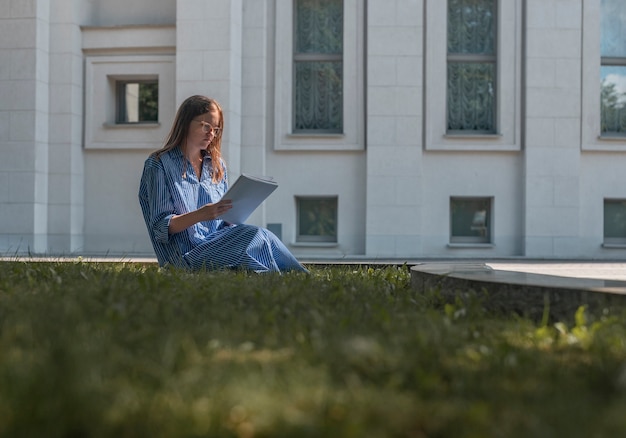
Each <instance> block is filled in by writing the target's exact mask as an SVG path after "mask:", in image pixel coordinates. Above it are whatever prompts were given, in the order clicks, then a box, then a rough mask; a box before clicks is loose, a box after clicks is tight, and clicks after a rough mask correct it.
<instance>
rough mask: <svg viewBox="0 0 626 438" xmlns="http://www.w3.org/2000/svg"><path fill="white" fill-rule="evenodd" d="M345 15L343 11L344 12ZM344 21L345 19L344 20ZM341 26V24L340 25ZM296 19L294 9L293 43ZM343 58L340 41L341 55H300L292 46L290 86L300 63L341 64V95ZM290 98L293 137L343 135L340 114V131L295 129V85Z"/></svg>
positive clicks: (296, 0) (294, 0)
mask: <svg viewBox="0 0 626 438" xmlns="http://www.w3.org/2000/svg"><path fill="white" fill-rule="evenodd" d="M298 1H299V0H293V2H294V3H297V2H298ZM340 1H341V2H342V6H343V5H344V4H345V3H344V1H343V0H340ZM344 14H345V11H344ZM344 21H345V18H344ZM342 25H343V23H342ZM297 31H298V30H297V17H296V13H295V9H294V13H293V34H292V38H293V41H295V40H296V38H297V35H296V33H297ZM341 32H342V36H343V33H344V29H343V26H342V30H341ZM343 58H344V48H343V41H342V46H341V53H301V52H297V51H296V47H295V44H294V50H293V73H292V74H293V78H292V84H295V83H296V76H297V70H298V69H297V65H298V64H300V63H302V64H304V63H320V62H340V63H341V89H342V93H343V89H344V87H345V81H344V74H343V64H344V62H343ZM292 96H293V103H292V107H291V108H292V112H293V113H292V117H291V120H292V123H293V125H292V127H291V132H292V133H293V134H295V135H298V134H313V135H317V134H343V124H344V120H343V114H342V119H341V129H340V130H334V129H316V130H309V129H297V128H296V126H295V125H296V123H295V122H296V114H295V112H296V106H297V105H296V100H297V92H296V89H295V85H294V87H293V92H292ZM342 106H343V102H342Z"/></svg>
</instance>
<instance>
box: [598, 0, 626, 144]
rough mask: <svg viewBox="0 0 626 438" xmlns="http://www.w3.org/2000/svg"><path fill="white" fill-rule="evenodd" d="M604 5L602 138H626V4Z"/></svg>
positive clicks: (614, 0)
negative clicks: (605, 136) (612, 136)
mask: <svg viewBox="0 0 626 438" xmlns="http://www.w3.org/2000/svg"><path fill="white" fill-rule="evenodd" d="M601 5H602V6H601V11H602V12H601V14H602V16H601V44H600V53H601V57H602V58H601V64H602V65H601V67H600V78H601V88H600V96H601V97H600V108H601V116H600V123H601V134H603V135H607V134H608V135H619V136H626V37H625V35H626V2H625V1H624V0H602V3H601Z"/></svg>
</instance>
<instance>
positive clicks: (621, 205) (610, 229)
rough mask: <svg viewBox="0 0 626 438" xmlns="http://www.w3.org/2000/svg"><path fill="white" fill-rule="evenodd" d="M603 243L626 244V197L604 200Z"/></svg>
mask: <svg viewBox="0 0 626 438" xmlns="http://www.w3.org/2000/svg"><path fill="white" fill-rule="evenodd" d="M604 243H605V244H608V245H626V199H605V200H604Z"/></svg>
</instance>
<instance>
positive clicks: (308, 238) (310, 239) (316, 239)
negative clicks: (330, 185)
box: [294, 195, 339, 245]
mask: <svg viewBox="0 0 626 438" xmlns="http://www.w3.org/2000/svg"><path fill="white" fill-rule="evenodd" d="M294 198H295V203H296V227H295V229H296V238H295V243H296V244H297V245H303V244H305V245H306V244H313V245H315V244H325V245H336V244H337V243H338V242H339V196H338V195H332V196H311V195H306V196H300V195H296V196H295V197H294ZM302 200H307V201H331V202H334V207H335V211H334V222H335V235H334V236H330V237H326V236H323V235H309V234H306V235H303V234H301V233H300V201H302Z"/></svg>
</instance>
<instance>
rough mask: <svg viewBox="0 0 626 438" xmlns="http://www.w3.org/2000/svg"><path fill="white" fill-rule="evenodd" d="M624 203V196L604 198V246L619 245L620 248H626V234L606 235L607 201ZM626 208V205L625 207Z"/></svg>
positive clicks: (625, 202) (625, 200)
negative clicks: (620, 235) (619, 235)
mask: <svg viewBox="0 0 626 438" xmlns="http://www.w3.org/2000/svg"><path fill="white" fill-rule="evenodd" d="M617 202H619V203H622V204H626V199H624V198H604V202H603V205H602V207H603V208H602V246H603V247H609V248H610V247H618V248H626V234H625V235H624V237H607V236H606V231H607V230H606V206H607V203H617ZM624 209H625V210H626V206H625V207H624Z"/></svg>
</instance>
